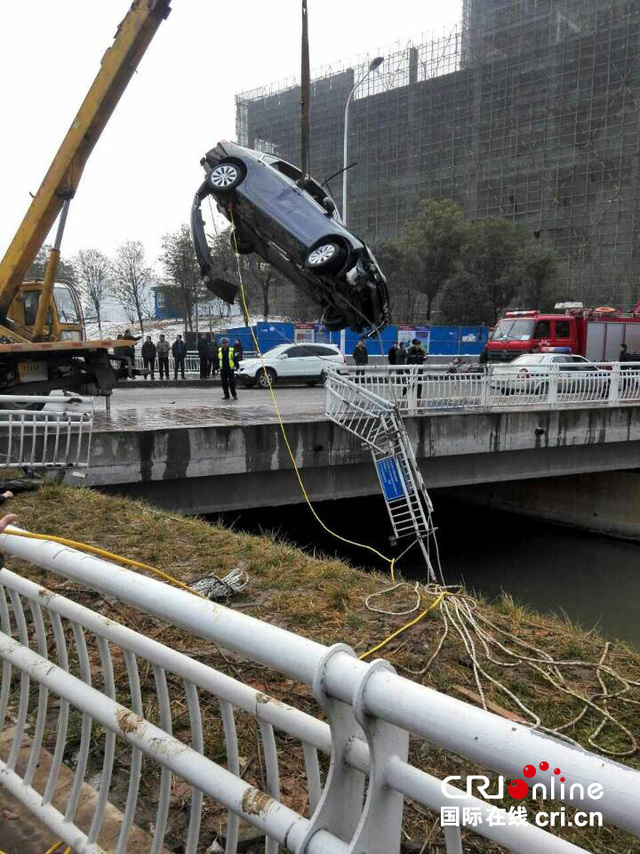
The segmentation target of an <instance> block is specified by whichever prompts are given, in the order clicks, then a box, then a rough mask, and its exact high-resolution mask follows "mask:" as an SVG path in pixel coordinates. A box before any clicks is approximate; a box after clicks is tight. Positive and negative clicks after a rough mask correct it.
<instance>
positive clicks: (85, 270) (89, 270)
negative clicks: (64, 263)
mask: <svg viewBox="0 0 640 854" xmlns="http://www.w3.org/2000/svg"><path fill="white" fill-rule="evenodd" d="M73 266H74V269H75V275H76V281H77V283H78V286H79V289H80V293H81V295H82V299H83V302H84V303H85V305H88V306H90V307H91V308H92V309H93V311H95V314H96V319H97V321H98V330H99V332H100V337H102V309H103V307H104V304H105V302H106V301H107V300H108V299H109V297H110V296H112V295H113V277H112V270H111V262H110V261H109V259H108V258H107V256H106V255H103V254H102V252H99V251H98V250H97V249H81V250H80V251H79V252H78V254H77V256H76V258H75V259H74V262H73Z"/></svg>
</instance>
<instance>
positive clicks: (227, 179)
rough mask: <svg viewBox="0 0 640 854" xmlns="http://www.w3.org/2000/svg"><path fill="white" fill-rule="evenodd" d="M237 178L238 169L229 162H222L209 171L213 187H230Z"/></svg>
mask: <svg viewBox="0 0 640 854" xmlns="http://www.w3.org/2000/svg"><path fill="white" fill-rule="evenodd" d="M237 179H238V170H237V169H236V167H235V166H233V165H232V164H231V163H222V164H221V165H220V166H216V168H215V169H214V170H213V171H212V172H211V178H210V180H211V183H212V184H213V186H214V187H219V188H224V187H230V186H231V185H232V184H233V183H234V182H235V181H237Z"/></svg>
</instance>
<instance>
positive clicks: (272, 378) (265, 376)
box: [257, 368, 277, 388]
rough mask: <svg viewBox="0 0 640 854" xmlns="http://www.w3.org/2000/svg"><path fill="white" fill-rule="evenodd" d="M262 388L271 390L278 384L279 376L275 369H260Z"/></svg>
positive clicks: (260, 384) (259, 383)
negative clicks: (270, 388) (270, 387)
mask: <svg viewBox="0 0 640 854" xmlns="http://www.w3.org/2000/svg"><path fill="white" fill-rule="evenodd" d="M257 378H258V385H259V386H260V388H269V386H274V385H275V384H276V380H277V376H276V372H275V371H274V370H273V368H260V370H259V371H258V374H257Z"/></svg>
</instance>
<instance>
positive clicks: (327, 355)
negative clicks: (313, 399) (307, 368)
mask: <svg viewBox="0 0 640 854" xmlns="http://www.w3.org/2000/svg"><path fill="white" fill-rule="evenodd" d="M309 349H310V350H311V352H312V353H313V362H314V364H313V368H312V370H313V374H314V376H315V377H321V376H322V372H323V371H324V370H325V369H326V368H328V367H329V366H330V365H332V364H333V366H334V367H336V365H337V364H338V359H337V358H336V356H337V355H338V354H337V353H336V351H335V350H333V349H332V348H331V347H323V346H322V344H313V345H312V346H310V348H309Z"/></svg>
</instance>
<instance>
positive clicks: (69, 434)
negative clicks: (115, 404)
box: [0, 395, 93, 469]
mask: <svg viewBox="0 0 640 854" xmlns="http://www.w3.org/2000/svg"><path fill="white" fill-rule="evenodd" d="M34 406H36V407H38V406H47V408H46V409H43V410H39V409H33V408H29V407H34ZM69 407H74V409H69ZM76 407H80V408H81V410H82V411H77V409H76ZM92 432H93V398H87V397H78V396H72V397H41V396H33V395H32V396H19V395H0V468H22V467H28V468H33V469H63V468H74V469H86V468H87V467H88V465H89V459H90V456H91V437H92Z"/></svg>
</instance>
